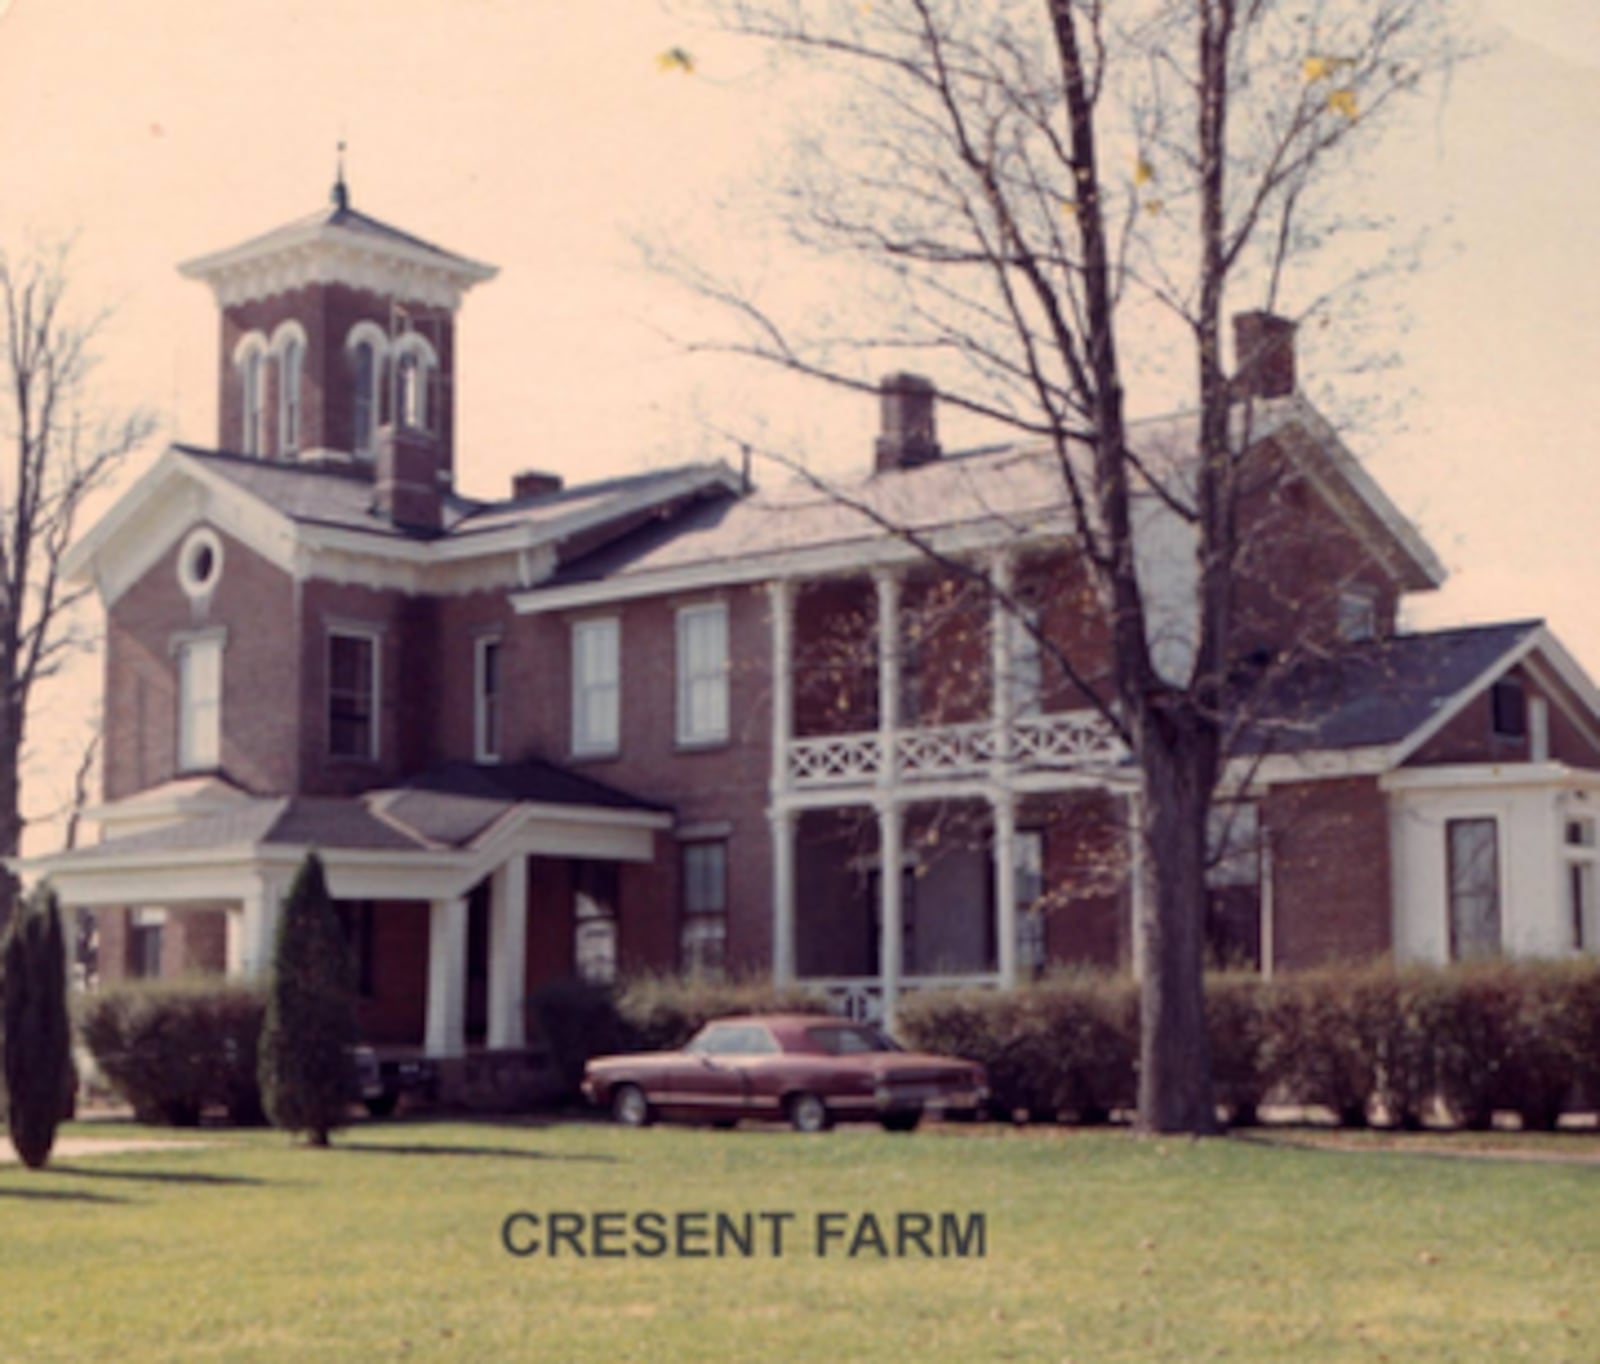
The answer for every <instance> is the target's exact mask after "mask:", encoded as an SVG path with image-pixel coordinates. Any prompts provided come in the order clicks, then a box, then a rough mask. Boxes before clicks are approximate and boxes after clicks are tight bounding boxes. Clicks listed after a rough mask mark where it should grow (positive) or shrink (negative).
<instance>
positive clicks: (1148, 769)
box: [672, 0, 1456, 1132]
mask: <svg viewBox="0 0 1600 1364" xmlns="http://www.w3.org/2000/svg"><path fill="white" fill-rule="evenodd" d="M708 3H709V4H710V5H711V8H712V10H713V11H714V13H715V15H716V17H717V19H718V21H719V22H720V24H721V25H722V26H723V27H724V28H726V29H728V30H730V31H732V32H735V33H737V34H740V35H744V36H746V37H749V38H752V39H755V40H758V41H761V42H764V43H766V44H768V45H770V48H771V50H772V52H773V53H774V54H776V55H777V56H778V57H779V58H780V59H781V58H793V59H799V60H802V61H809V62H816V63H821V64H823V65H825V66H827V67H828V68H830V69H831V70H833V71H834V72H835V73H837V75H838V76H839V78H840V79H841V80H842V81H843V82H844V83H845V88H847V89H848V91H849V95H848V97H847V99H848V102H849V107H848V108H847V109H845V110H844V111H842V112H841V110H839V109H837V108H832V107H830V108H829V109H828V112H827V125H828V126H826V127H824V128H822V129H821V130H820V131H818V132H817V133H815V134H813V135H812V137H811V139H810V141H809V143H808V144H807V145H806V146H805V147H803V148H802V154H801V155H800V156H798V157H797V159H796V161H795V163H794V165H793V166H792V167H791V168H790V170H791V171H792V179H791V180H790V182H789V183H788V184H787V185H786V186H785V193H784V197H783V199H782V200H781V211H782V212H783V213H784V215H785V221H786V225H787V227H788V228H789V230H790V232H791V233H792V235H793V236H794V238H795V239H796V240H797V241H798V242H799V243H800V244H801V245H803V246H806V247H811V248H815V249H817V250H818V251H820V252H823V253H826V260H827V261H838V260H840V259H841V258H847V259H849V260H850V261H851V262H852V264H853V265H859V266H860V267H861V268H862V269H863V270H864V271H866V272H868V273H869V274H870V273H872V272H876V275H875V277H876V278H877V279H878V281H879V282H880V284H881V285H882V287H881V288H879V289H878V290H877V291H875V292H870V293H868V292H867V291H865V290H863V291H862V292H863V294H864V295H865V296H866V297H867V298H869V300H870V304H871V307H872V308H873V309H874V310H875V316H865V315H863V314H861V313H859V312H858V313H857V314H856V315H855V316H852V315H851V311H852V310H851V307H850V304H849V301H847V300H841V301H839V302H838V304H837V306H836V307H835V308H834V309H833V310H832V315H831V317H830V318H829V321H828V323H827V324H826V325H824V326H822V327H821V328H814V329H807V328H804V327H801V328H796V327H794V326H793V325H792V324H791V323H790V320H789V318H788V317H787V316H786V315H783V310H782V308H781V306H778V305H772V304H769V303H768V302H766V301H765V300H764V299H763V298H761V297H760V296H758V295H757V294H755V293H754V292H751V291H749V290H747V289H744V288H741V287H740V286H738V285H737V284H735V283H733V282H731V281H729V280H728V279H727V278H725V277H722V276H719V275H718V274H716V273H714V272H713V271H711V270H708V269H704V268H701V267H698V266H696V265H694V264H693V263H689V264H685V263H683V262H681V261H680V262H677V263H676V265H674V266H672V268H674V269H676V270H677V271H678V273H680V275H682V276H683V277H684V278H685V279H686V280H687V281H688V282H689V283H690V284H691V285H692V286H693V287H694V288H695V289H696V290H698V291H699V292H700V293H701V294H702V295H703V296H704V297H707V298H709V299H711V300H714V301H715V302H717V303H718V304H721V305H723V306H724V307H725V308H726V309H727V310H729V314H730V315H731V316H732V317H733V318H734V319H736V320H737V321H738V323H739V324H740V326H739V328H738V330H737V331H736V332H735V333H733V334H732V335H730V336H729V337H728V338H726V339H723V340H720V341H715V342H712V343H710V344H712V345H715V346H716V347H718V348H720V349H723V350H729V351H733V352H736V353H740V354H745V355H749V356H753V357H757V358H759V359H761V360H764V361H768V362H772V363H775V364H777V365H780V366H782V367H785V368H786V369H788V370H790V371H793V372H797V373H800V374H804V375H809V376H813V377H815V378H817V379H819V380H822V381H825V382H829V383H832V384H835V385H842V386H844V387H846V388H850V389H854V390H857V391H860V392H870V391H872V390H873V388H874V375H873V374H872V373H871V372H870V369H869V367H870V366H872V365H874V364H877V365H878V366H879V367H880V368H881V367H882V363H881V362H882V357H883V356H885V355H892V356H894V357H895V359H896V361H897V362H899V363H904V362H905V357H908V356H914V357H918V362H919V363H925V364H927V365H929V366H932V367H936V368H937V371H938V376H939V394H940V398H941V400H942V401H943V402H944V403H945V404H946V405H947V407H953V408H955V409H957V410H959V411H961V412H964V413H966V414H970V415H972V416H974V417H978V418H984V419H988V420H990V421H993V422H997V423H999V424H1001V425H1002V426H1003V427H1005V428H1007V429H1008V430H1009V431H1010V432H1011V433H1012V435H1013V436H1015V437H1017V438H1021V439H1025V440H1028V441H1032V442H1037V443H1039V444H1041V445H1043V446H1045V447H1047V448H1048V449H1049V450H1050V451H1051V452H1053V455H1054V458H1055V461H1056V463H1057V465H1058V466H1059V470H1060V474H1061V480H1062V484H1063V487H1064V490H1065V495H1066V501H1067V503H1068V505H1069V506H1070V508H1071V517H1072V521H1073V532H1074V538H1075V541H1076V543H1077V545H1078V546H1079V548H1080V550H1081V553H1082V555H1083V556H1084V559H1085V561H1086V563H1087V564H1088V566H1089V568H1090V571H1091V575H1092V580H1093V582H1094V585H1095V588H1096V590H1097V593H1098V598H1099V603H1100V609H1101V610H1102V611H1103V612H1104V613H1105V618H1106V621H1107V623H1108V633H1109V637H1110V654H1111V657H1110V665H1111V666H1110V671H1111V677H1112V681H1111V685H1110V686H1098V687H1097V686H1096V685H1095V684H1094V682H1093V680H1092V678H1091V676H1090V674H1092V673H1093V672H1094V671H1095V670H1097V669H1098V668H1099V667H1100V666H1101V665H1102V663H1103V660H1092V661H1091V660H1085V659H1082V658H1075V657H1072V656H1069V655H1068V654H1067V653H1066V652H1065V651H1063V650H1062V649H1060V648H1057V647H1055V645H1054V644H1053V642H1052V641H1051V640H1050V639H1048V638H1041V640H1040V644H1041V647H1042V648H1043V649H1044V650H1045V651H1046V652H1047V654H1048V655H1049V656H1050V657H1051V658H1052V660H1053V662H1054V664H1055V665H1056V666H1057V667H1058V668H1059V669H1061V670H1062V671H1063V672H1064V673H1065V674H1066V676H1067V677H1069V678H1071V679H1073V680H1074V681H1077V682H1081V683H1083V691H1084V694H1086V695H1088V696H1091V697H1094V698H1096V699H1097V701H1098V703H1099V704H1100V705H1101V706H1102V707H1103V710H1104V714H1105V716H1106V717H1107V719H1108V721H1110V722H1111V723H1112V724H1114V725H1115V727H1116V729H1117V730H1118V732H1119V733H1120V734H1121V735H1122V737H1123V738H1124V739H1125V741H1126V743H1127V744H1128V746H1129V748H1130V750H1131V752H1132V754H1133V755H1134V758H1135V760H1136V761H1137V764H1138V766H1139V768H1140V770H1141V776H1142V790H1143V800H1142V803H1141V808H1142V814H1141V821H1142V836H1143V839H1144V847H1145V852H1146V856H1145V858H1144V863H1145V866H1146V867H1147V869H1148V875H1149V878H1150V894H1149V895H1148V896H1147V897H1146V905H1147V909H1146V911H1145V912H1144V914H1143V915H1142V916H1141V920H1140V922H1139V923H1138V925H1137V928H1136V931H1137V933H1138V935H1139V941H1140V948H1141V951H1140V956H1141V959H1142V962H1143V964H1144V970H1143V975H1142V989H1141V1009H1142V1045H1141V1067H1140V1091H1139V1122H1140V1125H1141V1127H1143V1128H1144V1129H1146V1130H1151V1131H1190V1132H1204V1131H1208V1130H1211V1129H1212V1127H1213V1125H1214V1123H1215V1110H1214V1107H1213V1104H1212V1095H1211V1084H1210V1061H1209V1054H1208V1047H1207V1043H1206V1034H1205V1026H1204V1011H1203V995H1202V968H1203V952H1204V944H1203V922H1204V913H1205V905H1206V886H1205V864H1206V857H1207V848H1206V842H1207V839H1206V828H1207V813H1208V810H1209V808H1210V806H1211V803H1212V799H1213V796H1214V794H1215V792H1216V790H1217V787H1218V783H1219V778H1220V775H1221V773H1222V770H1223V763H1224V761H1225V758H1226V756H1227V751H1228V741H1229V738H1230V735H1232V734H1233V733H1235V732H1236V731H1237V729H1238V717H1239V715H1240V712H1241V706H1242V705H1243V704H1245V703H1246V702H1247V701H1248V696H1242V695H1241V693H1240V689H1239V684H1238V679H1239V678H1240V676H1241V672H1242V671H1247V670H1242V669H1241V664H1242V663H1243V662H1244V655H1245V653H1246V652H1247V650H1246V646H1245V645H1244V644H1243V642H1242V641H1243V639H1244V637H1245V636H1246V635H1247V634H1248V631H1242V630H1241V629H1240V628H1239V627H1240V611H1239V593H1238V585H1239V582H1240V578H1241V573H1242V572H1243V571H1244V570H1245V565H1246V561H1247V556H1248V553H1249V549H1250V546H1249V545H1248V544H1247V543H1246V538H1245V537H1243V536H1241V533H1240V525H1241V508H1242V507H1243V506H1244V504H1245V503H1246V502H1247V500H1248V499H1250V498H1251V497H1253V496H1257V495H1259V494H1260V491H1261V481H1262V480H1264V479H1266V478H1268V477H1270V474H1271V470H1270V469H1260V468H1258V467H1256V465H1255V464H1254V463H1253V462H1252V459H1251V458H1249V457H1247V452H1248V451H1250V450H1251V449H1252V446H1253V444H1254V442H1253V441H1252V438H1251V429H1252V417H1253V414H1252V412H1251V410H1250V404H1249V403H1248V402H1241V401H1239V395H1240V389H1239V388H1238V387H1237V386H1236V385H1235V384H1234V382H1233V381H1231V380H1230V377H1229V376H1228V374H1227V372H1226V371H1225V368H1224V356H1223V319H1224V317H1225V315H1226V313H1228V312H1243V311H1246V310H1259V311H1261V312H1264V313H1279V312H1282V311H1284V308H1285V305H1284V300H1285V298H1287V297H1290V296H1292V297H1293V298H1294V299H1295V301H1296V303H1297V305H1298V307H1297V312H1298V313H1299V314H1300V315H1301V316H1302V317H1303V316H1304V315H1306V314H1307V313H1309V312H1311V311H1314V310H1315V309H1316V308H1318V307H1325V306H1326V304H1327V300H1326V297H1325V296H1324V293H1323V291H1322V289H1321V287H1320V286H1319V284H1318V279H1319V276H1318V275H1317V274H1315V273H1308V272H1307V271H1305V270H1304V269H1302V266H1303V265H1304V264H1305V263H1306V262H1307V261H1310V260H1314V259H1320V260H1321V261H1323V262H1324V265H1326V262H1327V261H1328V260H1329V259H1330V255H1331V256H1332V257H1333V258H1335V264H1336V265H1337V267H1338V269H1339V270H1340V271H1341V272H1342V274H1343V275H1344V276H1346V277H1347V278H1348V277H1356V276H1359V275H1360V274H1361V273H1362V272H1363V271H1364V270H1365V269H1366V268H1367V267H1368V262H1365V261H1353V260H1352V259H1351V252H1350V250H1349V248H1350V247H1351V246H1352V244H1353V243H1355V242H1357V241H1359V240H1362V239H1363V236H1364V235H1370V234H1365V233H1364V230H1365V229H1369V228H1370V227H1371V226H1372V224H1371V223H1370V222H1368V221H1366V220H1365V219H1363V218H1362V217H1361V216H1360V215H1358V214H1354V213H1351V212H1348V211H1346V209H1345V208H1344V206H1343V205H1342V203H1341V195H1343V196H1345V197H1351V189H1352V186H1354V185H1355V184H1357V182H1356V181H1355V180H1354V179H1353V174H1354V173H1353V170H1352V166H1353V164H1354V163H1353V161H1352V158H1351V156H1350V155H1349V153H1350V152H1352V151H1354V150H1355V149H1357V148H1358V147H1359V146H1360V145H1361V144H1362V143H1363V142H1365V141H1368V140H1370V134H1371V133H1372V132H1373V130H1375V129H1376V128H1378V127H1379V126H1381V125H1382V123H1383V122H1384V121H1385V118H1386V116H1387V115H1388V114H1389V113H1390V111H1391V110H1392V109H1393V108H1394V107H1396V106H1397V105H1398V104H1399V102H1400V101H1401V98H1402V97H1403V96H1405V95H1407V94H1409V93H1411V92H1414V91H1415V90H1417V89H1418V88H1419V86H1420V84H1421V83H1422V82H1423V80H1424V78H1425V77H1427V76H1429V75H1431V74H1433V73H1436V72H1438V71H1440V70H1442V69H1444V67H1445V66H1446V65H1447V64H1448V62H1449V61H1450V60H1451V59H1452V58H1453V56H1454V55H1455V53H1454V48H1455V46H1456V44H1455V42H1454V38H1453V34H1452V30H1451V27H1450V23H1449V13H1448V10H1449V7H1448V6H1447V5H1445V4H1444V3H1442V0H1131V2H1128V3H1119V4H1108V3H1106V2H1105V0H990V3H985V4H981V5H975V4H970V3H963V0H871V3H862V2H861V0H708ZM1330 245H1331V246H1333V247H1336V248H1337V250H1334V251H1332V252H1331V253H1330V251H1329V250H1328V248H1329V247H1330ZM824 268H827V266H826V263H825V264H824ZM1324 273H1325V271H1324ZM1266 358H1267V357H1265V356H1262V355H1250V354H1244V355H1240V356H1238V357H1237V359H1238V363H1239V365H1240V366H1241V367H1243V368H1249V367H1250V366H1252V365H1253V364H1257V363H1260V362H1263V361H1264V360H1265V359H1266ZM1163 366H1165V367H1166V369H1167V373H1168V379H1169V381H1170V379H1171V376H1172V373H1173V372H1174V370H1175V371H1176V373H1177V375H1178V383H1179V384H1180V386H1181V392H1182V397H1183V399H1184V400H1185V405H1186V406H1187V407H1189V408H1190V409H1192V411H1193V413H1194V428H1193V436H1192V440H1191V441H1190V442H1189V445H1190V448H1189V449H1188V450H1186V452H1185V454H1184V457H1183V458H1182V459H1180V460H1178V461H1176V462H1175V464H1170V465H1168V466H1167V467H1162V466H1159V465H1157V464H1153V463H1150V462H1148V461H1146V460H1144V459H1142V458H1141V455H1142V453H1145V452H1141V451H1140V450H1139V449H1138V448H1136V447H1137V442H1136V441H1135V440H1133V439H1132V438H1131V437H1130V431H1129V420H1128V416H1127V413H1126V410H1125V409H1126V406H1127V397H1126V394H1127V392H1128V390H1129V387H1130V385H1131V384H1136V383H1145V382H1147V381H1148V380H1149V378H1150V376H1151V374H1152V373H1153V372H1154V371H1157V370H1159V369H1161V368H1162V367H1163ZM1152 491H1153V492H1154V493H1155V494H1156V495H1158V496H1159V498H1160V499H1161V500H1162V502H1163V503H1164V504H1165V505H1166V506H1167V507H1168V508H1169V509H1170V510H1171V512H1172V513H1173V514H1175V515H1177V516H1178V517H1181V518H1182V520H1183V521H1184V522H1185V523H1187V525H1188V526H1190V527H1191V528H1192V535H1193V538H1194V541H1195V545H1196V551H1195V552H1196V564H1197V572H1196V578H1197V586H1196V597H1197V602H1196V609H1195V621H1196V633H1195V641H1194V648H1193V653H1192V659H1191V661H1190V663H1189V665H1188V666H1187V667H1186V668H1185V669H1183V670H1182V671H1183V675H1182V676H1173V675H1172V670H1171V669H1170V668H1164V667H1162V666H1160V660H1158V658H1157V657H1156V656H1155V654H1154V652H1153V650H1152V646H1151V630H1150V624H1151V617H1152V602H1151V599H1150V595H1149V583H1148V582H1146V581H1144V578H1143V576H1142V573H1141V569H1140V567H1139V565H1138V563H1137V562H1136V553H1135V540H1136V531H1137V527H1136V524H1135V522H1136V507H1135V504H1136V501H1137V499H1138V497H1139V496H1141V495H1144V494H1146V493H1148V492H1152ZM884 528H885V529H886V530H890V531H894V530H896V529H897V528H896V527H894V526H891V525H885V527H884ZM898 529H900V530H901V533H903V534H904V533H905V532H904V528H898ZM905 538H908V539H911V540H912V541H913V542H914V543H916V537H915V536H914V535H909V534H906V537H905ZM921 547H922V548H925V549H927V550H928V552H929V553H931V552H932V550H931V548H929V547H927V546H921ZM946 566H947V567H949V568H951V569H952V570H953V571H954V570H962V571H966V572H969V573H972V574H982V573H983V572H984V569H983V567H982V565H976V564H969V565H965V566H964V570H963V566H962V565H958V564H954V563H947V565H946ZM1008 605H1010V606H1013V607H1014V606H1015V605H1016V604H1015V603H1008ZM1261 677H1262V675H1261V674H1260V673H1259V671H1258V674H1257V681H1258V682H1260V681H1261Z"/></svg>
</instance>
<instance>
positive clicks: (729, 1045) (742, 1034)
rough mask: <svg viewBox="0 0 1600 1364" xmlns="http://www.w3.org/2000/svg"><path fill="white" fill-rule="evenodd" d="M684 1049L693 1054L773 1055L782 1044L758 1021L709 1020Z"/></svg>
mask: <svg viewBox="0 0 1600 1364" xmlns="http://www.w3.org/2000/svg"><path fill="white" fill-rule="evenodd" d="M684 1050H685V1051H686V1052H688V1053H689V1054H690V1055H691V1056H771V1055H773V1054H775V1053H776V1052H777V1050H778V1044H777V1042H775V1041H774V1040H773V1037H772V1034H771V1033H770V1032H768V1031H767V1030H766V1029H765V1028H763V1027H761V1026H760V1025H758V1024H748V1023H746V1024H739V1023H708V1024H707V1025H706V1026H705V1027H704V1028H702V1029H700V1031H699V1032H698V1033H696V1034H695V1035H694V1037H693V1038H691V1039H690V1041H689V1044H688V1046H686V1047H685V1048H684Z"/></svg>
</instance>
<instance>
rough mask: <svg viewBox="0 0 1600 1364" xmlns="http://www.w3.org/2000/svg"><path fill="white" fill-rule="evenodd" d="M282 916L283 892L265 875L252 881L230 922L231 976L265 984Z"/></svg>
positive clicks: (229, 962)
mask: <svg viewBox="0 0 1600 1364" xmlns="http://www.w3.org/2000/svg"><path fill="white" fill-rule="evenodd" d="M282 914H283V888H282V886H280V885H279V884H278V880H277V878H276V877H273V876H268V875H267V874H266V873H265V872H261V873H257V874H256V875H255V876H253V877H251V879H250V885H249V887H248V889H247V890H246V891H245V893H244V895H243V896H242V897H241V899H240V902H239V909H238V911H237V914H233V913H230V914H229V915H228V920H227V929H226V932H227V944H226V948H225V951H226V953H227V960H228V974H229V975H233V974H235V973H237V974H238V975H239V976H240V977H241V978H243V979H245V980H265V979H266V977H267V976H268V975H269V974H270V973H271V971H272V953H273V949H274V948H275V947H276V946H277V943H278V919H279V918H280V917H281V916H282Z"/></svg>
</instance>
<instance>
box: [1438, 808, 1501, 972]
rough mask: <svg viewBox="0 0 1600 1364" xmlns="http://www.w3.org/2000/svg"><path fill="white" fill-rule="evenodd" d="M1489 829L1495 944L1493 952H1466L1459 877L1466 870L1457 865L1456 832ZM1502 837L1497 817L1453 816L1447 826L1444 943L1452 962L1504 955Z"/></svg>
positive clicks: (1484, 815) (1445, 825)
mask: <svg viewBox="0 0 1600 1364" xmlns="http://www.w3.org/2000/svg"><path fill="white" fill-rule="evenodd" d="M1458 825H1461V826H1466V825H1478V826H1480V827H1482V826H1485V825H1487V826H1488V828H1489V830H1490V833H1491V835H1492V838H1491V841H1490V844H1489V847H1490V851H1491V853H1492V854H1493V857H1494V868H1493V871H1494V876H1493V884H1492V886H1491V887H1489V889H1490V890H1491V891H1492V893H1493V897H1494V902H1493V912H1494V921H1495V942H1494V944H1493V948H1492V950H1490V951H1478V952H1474V951H1469V950H1465V948H1466V945H1465V944H1463V943H1462V942H1461V941H1460V932H1459V926H1458V922H1457V914H1456V907H1457V892H1458V887H1457V873H1458V871H1461V872H1464V871H1466V870H1467V868H1465V867H1459V866H1458V864H1457V862H1456V857H1455V851H1454V845H1453V842H1452V838H1453V832H1454V830H1455V828H1456V826H1458ZM1504 843H1505V841H1504V839H1503V838H1502V837H1501V828H1500V818H1499V816H1498V815H1494V814H1467V813H1463V814H1462V815H1459V816H1454V815H1453V816H1451V817H1450V818H1448V819H1446V820H1445V822H1444V866H1445V877H1444V899H1445V904H1444V912H1445V941H1446V943H1447V944H1448V947H1449V953H1450V960H1451V961H1471V960H1475V959H1477V958H1480V957H1485V956H1487V957H1496V956H1499V955H1501V954H1502V953H1504V951H1505V941H1506V936H1505V935H1506V917H1505V916H1506V887H1505V846H1504Z"/></svg>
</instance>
